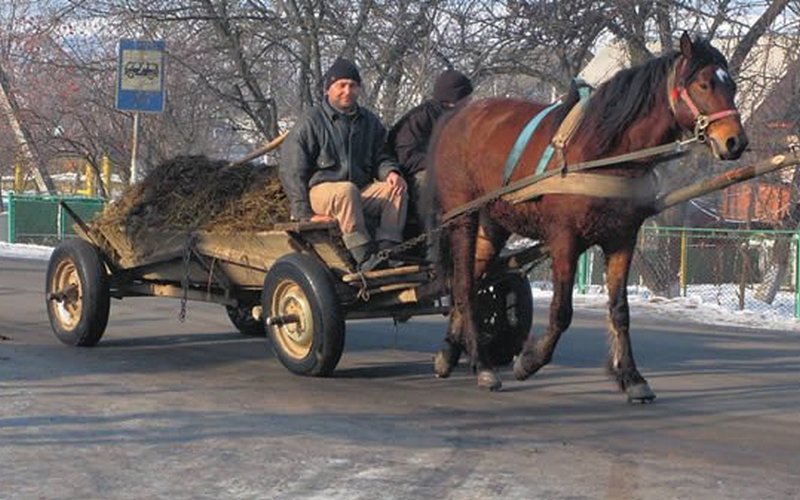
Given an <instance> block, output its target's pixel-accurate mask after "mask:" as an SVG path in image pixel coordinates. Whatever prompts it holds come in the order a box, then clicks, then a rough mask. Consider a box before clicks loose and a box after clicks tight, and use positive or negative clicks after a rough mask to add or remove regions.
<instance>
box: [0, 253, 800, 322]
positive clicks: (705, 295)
mask: <svg viewBox="0 0 800 500" xmlns="http://www.w3.org/2000/svg"><path fill="white" fill-rule="evenodd" d="M52 251H53V249H52V247H46V246H40V245H22V244H9V243H3V242H0V256H3V257H12V258H18V259H36V260H48V259H49V258H50V254H51V253H52ZM531 286H532V288H533V300H534V302H536V303H537V306H538V307H543V306H544V307H546V306H545V305H546V304H548V303H549V302H550V299H551V298H552V296H553V295H552V287H551V285H550V283H548V282H533V283H532V284H531ZM731 287H733V285H731ZM733 293H734V292H733V291H725V295H731V294H733ZM720 295H721V292H720V288H719V287H712V286H703V285H695V286H690V287H689V288H688V290H687V296H686V297H677V298H674V299H667V298H664V297H658V296H653V295H652V294H651V293H650V291H649V290H647V289H645V288H643V287H629V289H628V299H629V302H630V307H631V316H632V317H633V318H634V319H635V318H637V317H640V318H658V319H667V320H669V319H675V320H680V321H693V322H696V323H702V324H710V325H718V326H737V327H748V328H759V329H769V330H783V331H787V332H788V331H792V332H800V321H799V320H796V319H795V318H794V316H793V313H794V295H793V294H792V293H789V292H781V293H779V295H778V297H777V298H776V300H775V301H774V304H773V305H772V306H769V305H766V304H764V303H759V304H758V305H757V307H756V306H755V305H754V304H751V303H750V302H749V301H748V303H746V304H745V307H746V309H745V310H744V311H739V310H737V308H735V307H732V306H729V305H721V304H720V303H719V302H720V300H719V296H720ZM607 300H608V299H607V297H606V295H605V294H604V293H603V290H602V289H601V287H599V286H592V287H590V290H589V291H588V293H586V294H579V293H575V294H574V296H573V305H574V307H575V309H576V310H596V311H605V309H606V303H607ZM542 321H543V319H542V318H541V317H539V318H534V322H535V324H536V325H537V326H539V327H540V326H541V325H542Z"/></svg>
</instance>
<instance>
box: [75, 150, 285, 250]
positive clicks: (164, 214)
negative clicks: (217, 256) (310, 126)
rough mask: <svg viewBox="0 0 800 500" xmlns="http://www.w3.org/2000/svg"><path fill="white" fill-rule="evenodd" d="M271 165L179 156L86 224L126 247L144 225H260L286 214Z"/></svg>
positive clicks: (229, 229) (228, 228) (232, 228)
mask: <svg viewBox="0 0 800 500" xmlns="http://www.w3.org/2000/svg"><path fill="white" fill-rule="evenodd" d="M275 170H276V169H275V168H274V167H266V166H255V165H252V164H245V165H236V166H229V164H228V162H225V161H219V160H210V159H208V158H206V157H204V156H179V157H177V158H174V159H172V160H169V161H167V162H165V163H163V164H162V165H159V166H158V167H156V168H154V169H153V170H152V171H151V172H150V173H149V174H148V175H147V177H146V178H145V179H143V180H142V181H141V182H139V183H137V184H135V185H133V186H131V187H129V188H128V189H127V191H125V193H124V194H123V195H122V197H121V198H120V199H119V200H117V201H115V202H113V203H111V204H109V205H108V206H107V207H106V209H105V210H104V211H103V213H102V214H101V215H100V216H99V217H98V218H96V219H95V220H93V221H92V222H91V224H90V227H91V229H92V232H93V233H97V232H99V233H101V234H103V236H104V237H103V238H99V239H100V240H106V239H108V240H116V241H119V238H123V239H124V241H126V243H128V245H126V246H129V247H132V248H136V245H133V244H131V243H132V242H137V240H139V236H141V235H142V234H143V232H144V231H192V230H198V229H199V230H210V231H215V232H224V233H236V232H239V231H264V230H269V229H271V228H272V227H273V226H274V225H275V224H276V223H278V222H286V221H288V220H289V202H288V200H287V199H286V195H285V194H284V193H283V190H282V188H281V186H280V182H279V181H278V177H277V172H276V171H275Z"/></svg>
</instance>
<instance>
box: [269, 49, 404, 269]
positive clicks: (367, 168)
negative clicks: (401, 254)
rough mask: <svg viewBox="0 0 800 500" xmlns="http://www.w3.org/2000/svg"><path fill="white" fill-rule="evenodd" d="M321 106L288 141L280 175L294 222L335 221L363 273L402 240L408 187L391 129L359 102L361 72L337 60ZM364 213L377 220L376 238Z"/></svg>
mask: <svg viewBox="0 0 800 500" xmlns="http://www.w3.org/2000/svg"><path fill="white" fill-rule="evenodd" d="M323 84H324V88H325V97H324V99H323V102H322V104H320V105H318V106H315V107H313V108H311V109H310V110H308V111H307V112H306V113H305V114H304V115H303V116H302V117H300V119H299V120H298V121H297V123H296V124H295V126H294V128H293V129H292V131H291V132H290V133H289V136H288V137H287V138H286V142H285V143H284V145H283V150H284V151H283V159H282V161H281V164H280V168H279V174H280V179H281V183H282V184H283V188H284V191H286V195H287V196H288V197H289V201H290V203H291V215H292V218H293V219H294V220H300V221H303V220H311V221H326V220H336V221H337V222H338V223H339V227H340V228H341V230H342V238H343V240H344V244H345V246H346V247H347V248H348V250H350V253H351V254H352V255H353V258H354V259H355V261H356V263H357V264H358V266H359V268H360V269H361V270H362V271H368V270H371V269H374V268H376V266H378V265H380V264H382V263H381V262H379V261H378V259H377V257H376V251H377V250H384V249H388V248H391V247H393V246H394V245H396V244H397V243H399V242H401V241H402V235H403V226H404V225H405V221H406V205H407V186H406V182H405V180H404V179H403V176H402V173H401V171H400V169H399V167H398V165H397V163H396V162H395V161H394V160H393V159H392V157H391V155H389V154H387V153H386V151H385V139H386V128H385V127H384V126H383V124H382V123H381V121H380V119H378V117H377V116H375V115H374V114H373V113H372V112H370V111H369V110H367V109H365V108H363V107H361V106H359V105H358V95H359V91H360V90H361V75H360V74H359V72H358V68H357V67H356V66H355V64H353V63H352V62H350V61H348V60H347V59H342V58H339V59H337V60H336V61H335V62H334V63H333V65H332V66H331V67H330V69H328V71H327V72H326V73H325V76H324V80H323ZM365 215H368V216H374V217H379V218H380V223H379V225H378V227H377V228H376V229H375V238H374V239H373V238H372V236H371V235H370V231H369V229H368V228H367V225H366V220H365Z"/></svg>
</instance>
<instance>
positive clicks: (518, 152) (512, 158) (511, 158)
mask: <svg viewBox="0 0 800 500" xmlns="http://www.w3.org/2000/svg"><path fill="white" fill-rule="evenodd" d="M560 105H561V102H560V101H556V102H554V103H553V104H551V105H550V106H548V107H546V108H544V109H543V110H541V111H540V112H539V113H538V114H537V115H536V116H534V117H533V118H531V121H529V122H528V124H527V125H525V128H524V129H522V133H520V134H519V137H517V142H515V143H514V147H513V148H511V153H509V155H508V159H507V160H506V168H505V170H503V185H506V184H508V181H509V180H510V179H511V174H513V173H514V170H515V169H516V168H517V163H519V159H520V157H521V156H522V153H523V152H524V151H525V148H526V147H527V146H528V142H529V141H530V140H531V137H532V136H533V133H534V132H536V129H537V128H539V125H540V124H541V123H542V120H544V118H545V117H546V116H547V115H548V114H549V113H550V112H551V111H553V110H554V109H556V108H557V107H559V106H560ZM552 155H553V153H552V151H551V152H550V156H552ZM540 164H541V162H540Z"/></svg>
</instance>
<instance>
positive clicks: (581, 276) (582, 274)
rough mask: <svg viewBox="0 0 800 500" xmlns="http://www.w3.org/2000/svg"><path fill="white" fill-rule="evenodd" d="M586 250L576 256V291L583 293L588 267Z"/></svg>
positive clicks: (584, 291) (585, 287)
mask: <svg viewBox="0 0 800 500" xmlns="http://www.w3.org/2000/svg"><path fill="white" fill-rule="evenodd" d="M588 260H589V256H588V251H587V252H583V253H582V254H581V256H580V257H578V293H579V294H581V295H584V294H585V293H586V291H587V290H586V289H587V288H588V287H587V286H586V284H587V281H588V280H587V276H586V274H587V270H588V269H589V265H588Z"/></svg>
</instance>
